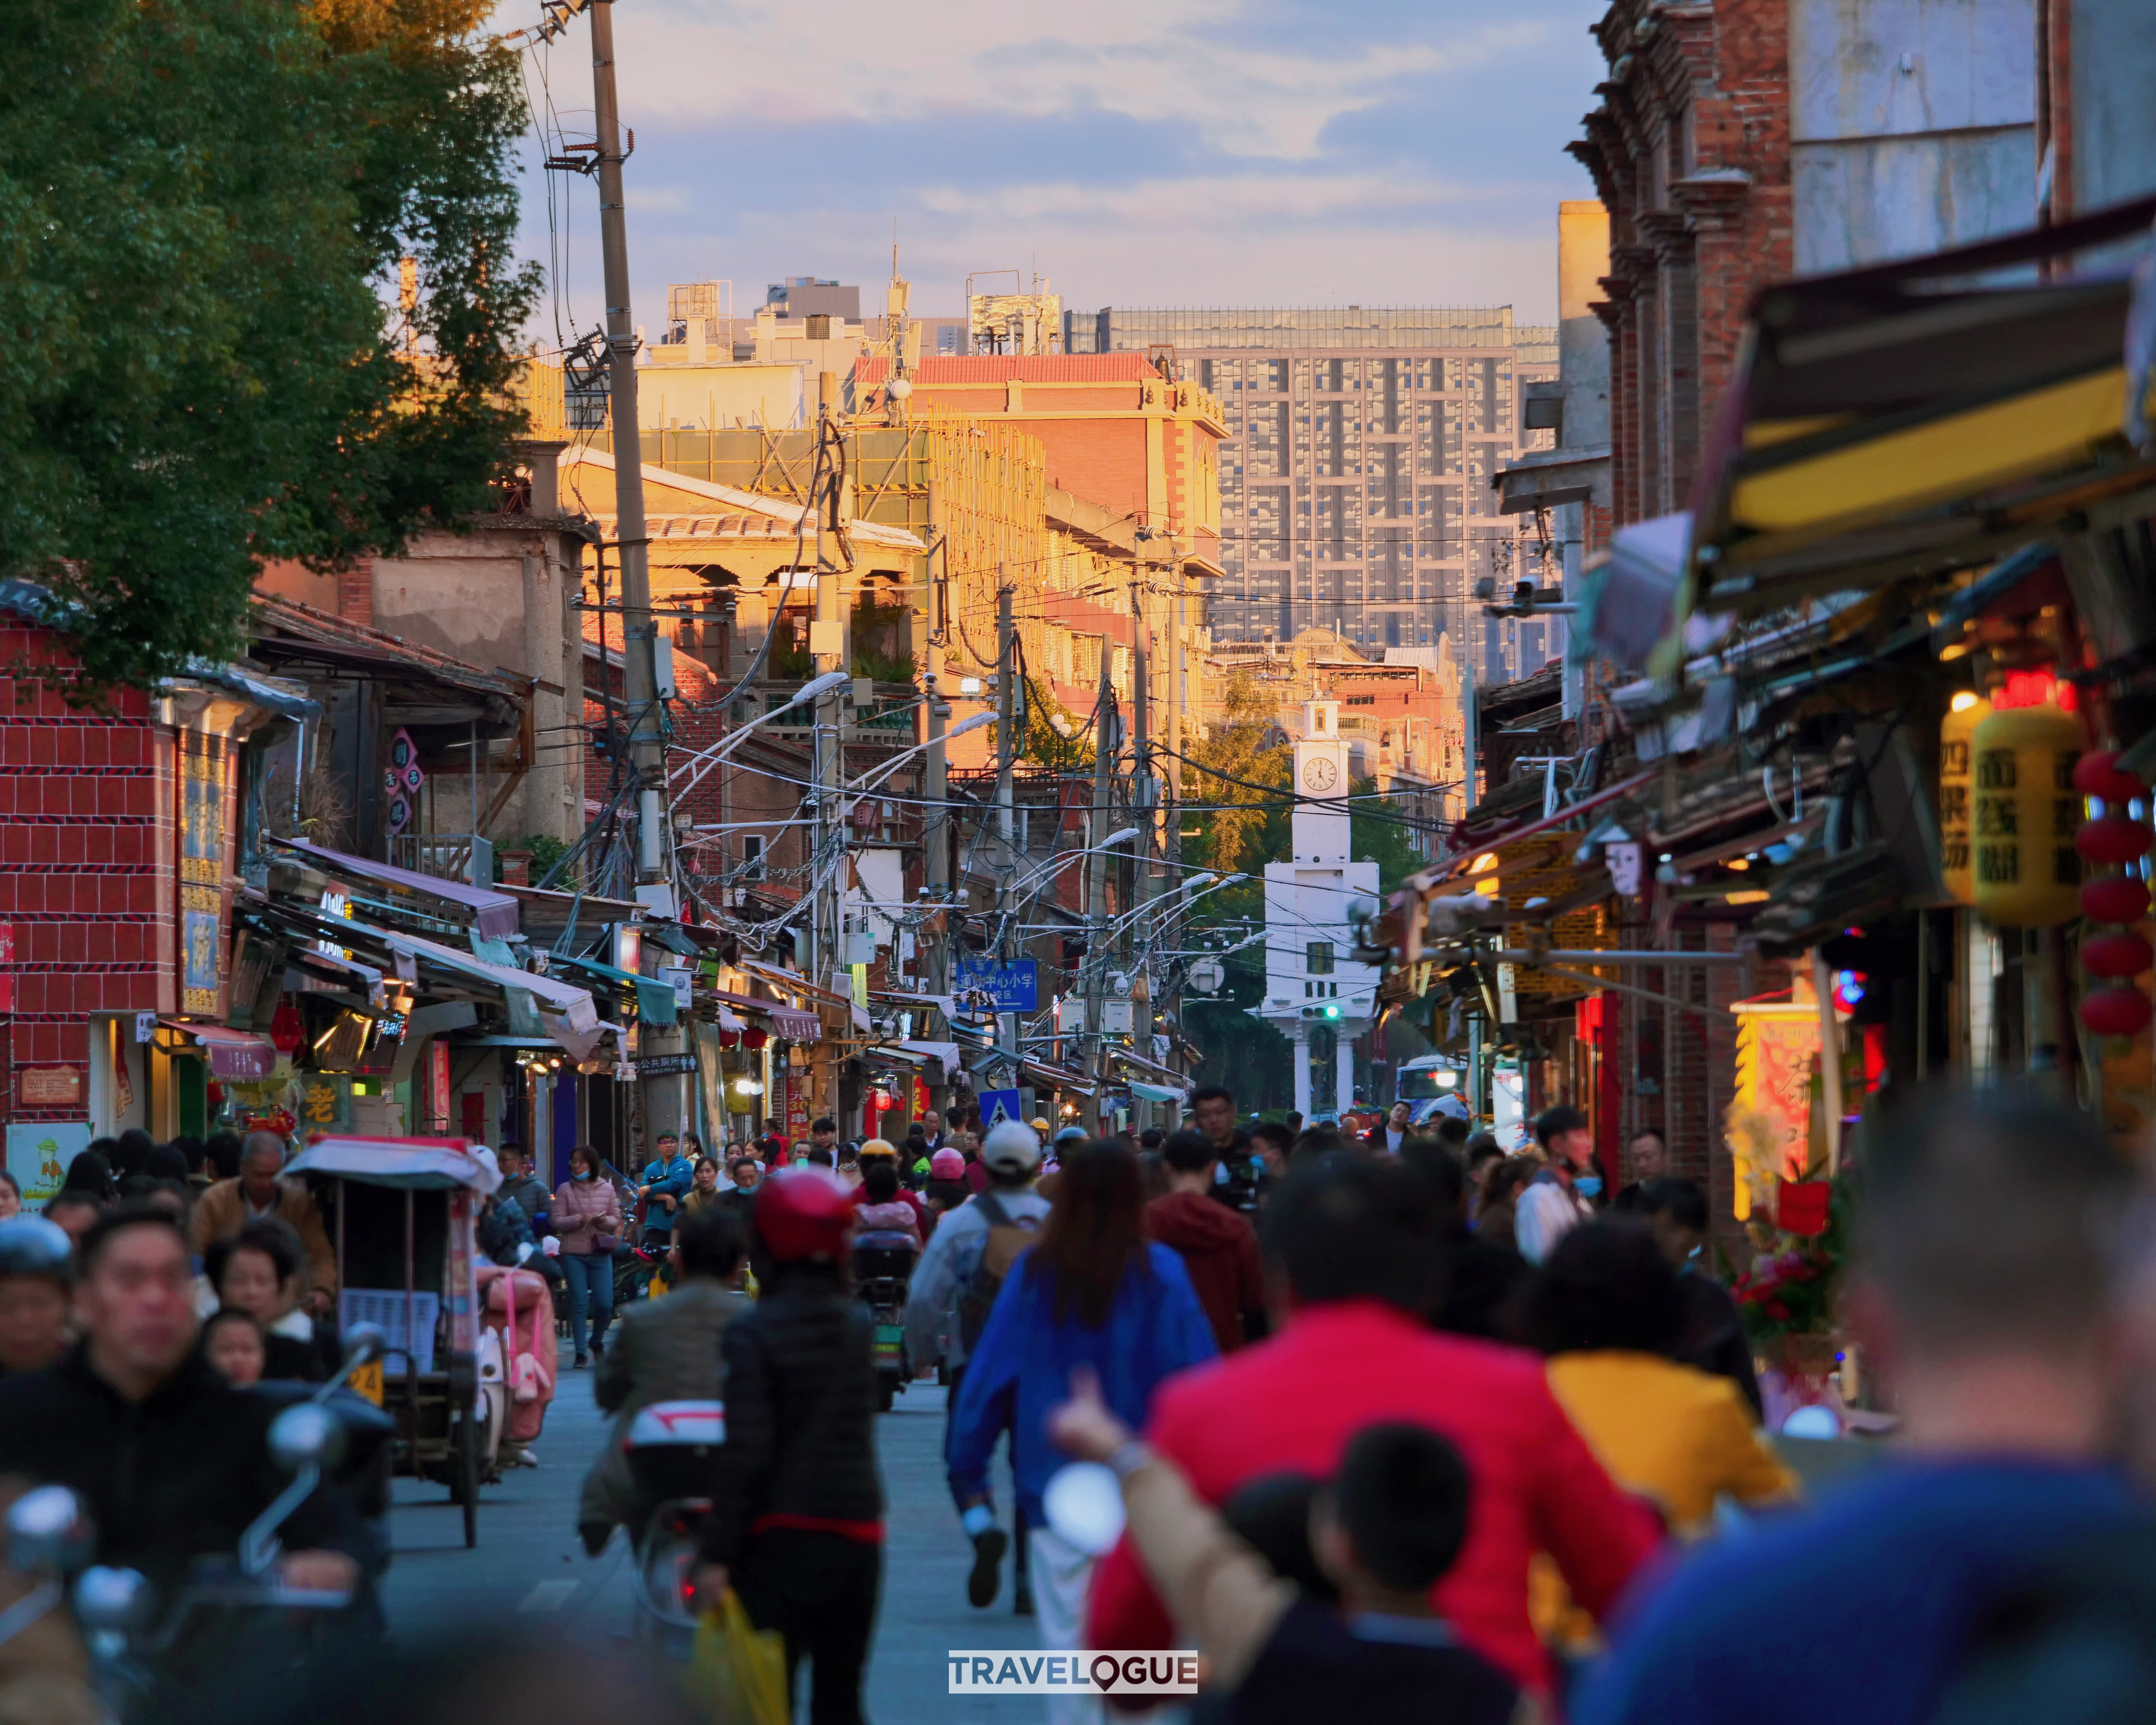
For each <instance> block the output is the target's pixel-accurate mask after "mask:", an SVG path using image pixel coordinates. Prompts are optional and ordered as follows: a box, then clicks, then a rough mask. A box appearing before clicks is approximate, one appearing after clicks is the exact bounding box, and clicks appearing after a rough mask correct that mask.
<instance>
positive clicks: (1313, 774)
mask: <svg viewBox="0 0 2156 1725" xmlns="http://www.w3.org/2000/svg"><path fill="white" fill-rule="evenodd" d="M1339 780H1340V769H1339V768H1337V767H1336V766H1334V765H1333V764H1332V762H1331V761H1329V760H1327V758H1326V757H1324V756H1322V755H1320V756H1318V757H1317V759H1315V760H1313V761H1306V762H1303V764H1302V782H1303V784H1304V786H1305V788H1307V789H1310V790H1313V791H1329V790H1331V789H1332V787H1333V786H1334V785H1335V784H1337V783H1339Z"/></svg>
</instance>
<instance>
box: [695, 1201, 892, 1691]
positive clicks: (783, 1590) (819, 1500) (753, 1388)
mask: <svg viewBox="0 0 2156 1725" xmlns="http://www.w3.org/2000/svg"><path fill="white" fill-rule="evenodd" d="M855 1214H856V1212H855V1208H854V1201H853V1193H852V1191H851V1190H850V1189H849V1188H848V1186H847V1184H846V1183H845V1182H844V1180H842V1179H840V1178H839V1176H838V1175H837V1174H835V1173H832V1172H831V1171H830V1170H829V1168H817V1167H813V1166H811V1167H801V1168H785V1169H782V1170H781V1171H780V1172H778V1173H775V1174H773V1176H772V1177H771V1178H769V1179H767V1180H766V1181H765V1182H764V1183H763V1184H762V1187H761V1188H760V1189H758V1190H757V1196H756V1206H755V1235H756V1242H757V1244H756V1249H755V1252H754V1259H755V1265H756V1271H757V1281H758V1283H759V1284H760V1286H762V1298H761V1299H760V1300H759V1301H757V1306H756V1308H755V1309H754V1310H753V1311H752V1312H748V1313H747V1314H746V1315H744V1316H742V1317H737V1318H736V1319H735V1320H734V1321H733V1322H731V1324H729V1325H728V1326H727V1327H726V1332H725V1333H724V1335H723V1337H722V1338H721V1344H720V1351H721V1353H722V1354H723V1355H724V1357H725V1359H726V1443H725V1445H724V1446H723V1447H722V1448H721V1450H720V1451H719V1460H718V1466H717V1469H716V1482H715V1485H714V1488H713V1491H712V1497H711V1514H710V1516H709V1517H707V1518H706V1521H705V1522H704V1530H703V1536H702V1539H701V1558H702V1567H701V1568H699V1570H698V1571H697V1575H696V1592H697V1597H698V1600H699V1602H700V1604H716V1601H717V1600H718V1599H719V1598H720V1597H721V1595H722V1594H724V1593H725V1591H726V1588H727V1586H728V1585H729V1584H731V1586H732V1587H733V1588H734V1589H735V1591H736V1592H737V1593H738V1594H740V1595H741V1601H742V1606H743V1607H744V1608H745V1609H747V1613H748V1615H749V1618H750V1620H752V1622H753V1623H754V1624H755V1625H756V1626H757V1628H758V1629H762V1630H777V1631H778V1632H779V1633H780V1634H781V1635H783V1636H784V1637H785V1638H786V1666H787V1673H788V1682H787V1686H788V1692H789V1693H791V1692H792V1690H793V1677H794V1674H795V1673H796V1672H798V1670H799V1667H800V1664H801V1661H802V1660H803V1659H804V1658H805V1659H807V1660H808V1661H809V1662H810V1666H811V1682H812V1684H813V1686H814V1704H813V1717H814V1718H815V1719H816V1721H817V1722H818V1725H852V1722H855V1721H858V1720H859V1719H860V1717H861V1712H860V1686H861V1671H862V1667H863V1666H865V1664H866V1663H867V1661H868V1653H869V1640H870V1633H871V1631H872V1630H873V1629H874V1627H875V1609H876V1594H877V1589H878V1587H879V1585H880V1581H881V1577H882V1569H883V1486H882V1482H881V1481H880V1478H879V1477H878V1475H877V1471H876V1452H875V1414H876V1378H875V1354H874V1347H873V1342H874V1337H873V1332H872V1329H871V1327H870V1319H869V1316H868V1313H867V1312H865V1310H864V1309H863V1308H862V1307H860V1305H859V1304H858V1303H856V1302H855V1301H854V1300H853V1299H852V1298H851V1296H850V1291H849V1290H848V1287H847V1285H846V1264H847V1259H848V1256H849V1254H850V1250H851V1245H852V1240H853V1232H854V1219H855Z"/></svg>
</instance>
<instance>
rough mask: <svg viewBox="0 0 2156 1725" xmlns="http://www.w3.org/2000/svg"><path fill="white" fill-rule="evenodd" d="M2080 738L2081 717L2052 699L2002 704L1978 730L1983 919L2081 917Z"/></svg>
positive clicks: (1978, 895)
mask: <svg viewBox="0 0 2156 1725" xmlns="http://www.w3.org/2000/svg"><path fill="white" fill-rule="evenodd" d="M2081 745H2082V725H2081V721H2080V720H2079V719H2077V718H2076V717H2075V716H2073V715H2072V714H2071V713H2069V712H2066V711H2063V710H2062V709H2061V708H2059V707H2056V706H2013V707H2005V708H2002V709H1999V710H1997V711H1994V712H1992V713H1991V714H1990V715H1989V716H1988V717H1987V718H1985V719H1984V721H1982V722H1981V723H1980V724H1979V725H1978V726H1977V727H1976V730H1975V732H1974V733H1973V734H1972V735H1971V737H1970V738H1969V753H1970V756H1971V770H1972V778H1973V781H1974V783H1973V786H1972V792H1973V795H1972V802H1973V804H1974V807H1973V809H1972V811H1971V813H1972V821H1971V826H1972V839H1971V844H1972V849H1973V850H1974V859H1973V860H1974V875H1975V897H1974V904H1975V906H1976V908H1977V910H1978V911H1979V912H1981V913H1982V915H1983V916H1984V919H1985V921H1987V922H1992V923H1995V924H1997V925H1998V926H1999V927H2004V928H2051V927H2056V926H2057V925H2058V924H2059V923H2061V922H2071V920H2072V919H2073V918H2074V917H2075V916H2078V915H2079V914H2080V906H2079V902H2078V901H2077V900H2076V896H2075V889H2076V887H2077V886H2080V884H2081V864H2080V861H2079V859H2078V858H2077V857H2076V854H2075V834H2076V831H2077V830H2078V829H2080V828H2081V826H2082V798H2081V795H2080V793H2079V792H2077V791H2076V789H2075V788H2074V762H2075V760H2076V757H2078V755H2079V754H2080V752H2081ZM2144 848H2145V846H2144Z"/></svg>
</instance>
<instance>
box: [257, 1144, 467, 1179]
mask: <svg viewBox="0 0 2156 1725" xmlns="http://www.w3.org/2000/svg"><path fill="white" fill-rule="evenodd" d="M285 1172H286V1173H293V1174H330V1175H333V1176H335V1177H336V1178H339V1179H345V1180H357V1181H358V1182H359V1183H361V1184H362V1185H366V1186H388V1187H393V1188H396V1189H400V1190H403V1191H411V1192H448V1191H453V1190H454V1189H457V1188H459V1187H462V1188H464V1189H466V1190H468V1191H472V1192H491V1191H493V1190H494V1189H495V1188H496V1187H498V1186H500V1184H501V1174H500V1171H499V1170H498V1169H495V1168H489V1167H488V1166H487V1165H486V1163H484V1162H481V1161H480V1159H479V1158H477V1157H476V1156H475V1155H473V1154H472V1153H471V1152H470V1149H468V1148H467V1147H465V1141H464V1140H463V1139H462V1138H318V1139H316V1142H313V1143H311V1144H310V1145H308V1146H307V1147H306V1148H305V1149H304V1150H302V1151H301V1152H300V1153H299V1154H298V1155H297V1156H295V1157H294V1158H292V1163H291V1166H290V1167H289V1168H286V1169H285Z"/></svg>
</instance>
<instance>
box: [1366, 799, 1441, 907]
mask: <svg viewBox="0 0 2156 1725" xmlns="http://www.w3.org/2000/svg"><path fill="white" fill-rule="evenodd" d="M1348 791H1349V793H1350V794H1351V795H1353V798H1355V800H1354V801H1353V803H1350V804H1349V805H1348V814H1347V844H1348V848H1349V850H1352V851H1353V854H1354V855H1355V857H1356V858H1357V860H1358V861H1362V862H1373V863H1375V864H1377V865H1378V891H1381V892H1384V893H1390V892H1392V891H1394V890H1395V889H1397V888H1398V887H1399V884H1400V882H1401V881H1403V880H1406V879H1407V877H1408V876H1409V875H1412V874H1413V873H1414V871H1415V870H1417V869H1419V868H1421V867H1422V866H1424V864H1425V863H1427V862H1428V861H1429V859H1428V858H1427V857H1424V856H1419V855H1416V854H1415V850H1414V846H1412V845H1409V843H1408V829H1406V828H1405V827H1404V826H1401V825H1400V824H1399V821H1398V819H1397V817H1399V816H1401V815H1404V814H1406V813H1407V811H1406V810H1405V809H1402V808H1401V807H1400V806H1399V803H1395V802H1394V801H1393V800H1392V799H1391V798H1383V799H1380V798H1378V794H1377V792H1378V781H1377V780H1376V779H1375V778H1358V779H1355V780H1353V782H1352V783H1350V784H1349V786H1348ZM1388 817H1394V818H1391V819H1389V818H1388Z"/></svg>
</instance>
